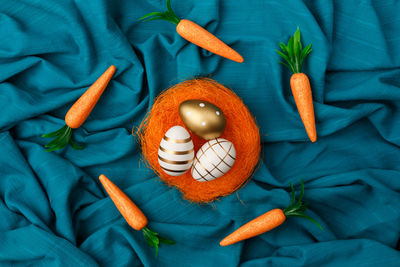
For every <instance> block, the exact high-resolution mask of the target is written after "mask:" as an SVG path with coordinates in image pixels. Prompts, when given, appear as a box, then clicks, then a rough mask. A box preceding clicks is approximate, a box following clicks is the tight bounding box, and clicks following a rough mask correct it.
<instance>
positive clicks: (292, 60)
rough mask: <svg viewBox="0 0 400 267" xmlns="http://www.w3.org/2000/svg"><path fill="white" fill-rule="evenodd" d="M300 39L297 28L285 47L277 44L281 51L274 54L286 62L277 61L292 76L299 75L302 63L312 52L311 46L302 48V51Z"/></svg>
mask: <svg viewBox="0 0 400 267" xmlns="http://www.w3.org/2000/svg"><path fill="white" fill-rule="evenodd" d="M300 38H301V37H300V30H299V27H297V31H296V32H295V33H294V35H293V36H292V37H290V39H289V42H288V44H287V45H285V44H284V43H279V46H280V47H281V50H282V51H279V50H276V52H277V53H278V54H279V55H280V56H281V57H282V58H283V59H284V60H285V61H286V62H282V61H279V63H281V64H282V65H284V66H286V67H288V68H289V70H290V71H291V72H292V73H293V74H294V73H301V66H302V64H303V61H304V59H305V58H306V57H307V55H308V54H310V52H311V51H312V49H311V44H309V45H307V46H306V47H304V49H303V48H302V46H301V40H300Z"/></svg>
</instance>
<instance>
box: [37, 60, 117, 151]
mask: <svg viewBox="0 0 400 267" xmlns="http://www.w3.org/2000/svg"><path fill="white" fill-rule="evenodd" d="M114 72H115V66H113V65H111V66H110V67H109V68H108V69H107V70H106V72H104V73H103V75H101V76H100V77H99V78H98V79H97V81H96V82H95V83H94V84H92V86H90V87H89V89H87V90H86V92H85V93H84V94H83V95H82V96H81V97H80V98H79V99H78V100H77V101H76V102H75V104H74V105H73V106H72V107H71V108H70V109H69V110H68V112H67V115H66V116H65V125H64V126H63V127H62V128H61V129H59V130H58V131H55V132H52V133H49V134H45V135H42V137H56V138H55V139H54V140H52V141H51V142H50V143H48V144H46V145H45V147H47V149H46V151H47V152H50V151H54V150H57V149H61V148H63V147H65V146H66V145H68V144H69V145H71V147H72V148H73V149H83V148H84V146H83V145H82V144H78V143H77V142H75V140H74V138H73V136H72V130H73V129H76V128H79V127H80V126H81V125H82V124H83V123H84V122H85V120H86V119H87V117H88V116H89V114H90V113H91V112H92V110H93V108H94V106H95V105H96V103H97V101H98V100H99V98H100V96H101V95H102V94H103V92H104V90H105V89H106V87H107V85H108V83H109V82H110V80H111V78H112V76H113V75H114Z"/></svg>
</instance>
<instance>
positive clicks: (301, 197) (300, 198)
mask: <svg viewBox="0 0 400 267" xmlns="http://www.w3.org/2000/svg"><path fill="white" fill-rule="evenodd" d="M300 185H301V192H300V196H299V200H297V202H301V200H302V199H303V196H304V183H303V181H302V180H301V179H300Z"/></svg>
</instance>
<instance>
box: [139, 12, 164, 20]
mask: <svg viewBox="0 0 400 267" xmlns="http://www.w3.org/2000/svg"><path fill="white" fill-rule="evenodd" d="M163 14H164V13H162V12H151V13H149V14H146V15H144V16H143V17H140V18H139V19H138V20H142V19H145V18H148V17H152V16H162V15H163Z"/></svg>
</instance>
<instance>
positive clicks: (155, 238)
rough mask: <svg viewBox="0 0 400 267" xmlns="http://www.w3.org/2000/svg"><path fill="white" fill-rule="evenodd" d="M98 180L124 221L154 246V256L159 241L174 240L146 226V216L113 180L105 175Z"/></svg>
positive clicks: (169, 243)
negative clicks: (141, 233) (140, 232)
mask: <svg viewBox="0 0 400 267" xmlns="http://www.w3.org/2000/svg"><path fill="white" fill-rule="evenodd" d="M99 179H100V182H101V184H102V185H103V187H104V189H105V190H106V191H107V193H108V195H109V196H110V198H111V200H112V201H113V202H114V204H115V206H116V207H117V209H118V210H119V212H120V213H121V215H122V217H124V219H125V220H126V222H127V223H128V224H129V225H130V226H131V227H132V228H133V229H135V230H137V231H140V230H141V231H142V232H143V235H144V237H145V239H146V241H147V243H148V244H149V245H150V246H152V247H155V249H156V257H157V254H158V246H159V244H160V243H163V244H167V245H172V244H175V241H173V240H169V239H166V238H165V237H162V236H160V235H159V234H158V233H156V232H154V231H152V230H150V229H149V228H148V227H147V223H148V221H147V218H146V216H145V215H144V214H143V212H142V211H141V210H140V209H139V208H138V207H137V206H136V205H135V203H133V201H132V200H131V199H130V198H129V197H128V196H127V195H125V194H124V192H122V191H121V189H119V188H118V187H117V186H116V185H115V184H114V183H113V182H111V181H110V180H109V179H108V178H107V177H106V176H105V175H103V174H102V175H100V176H99Z"/></svg>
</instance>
